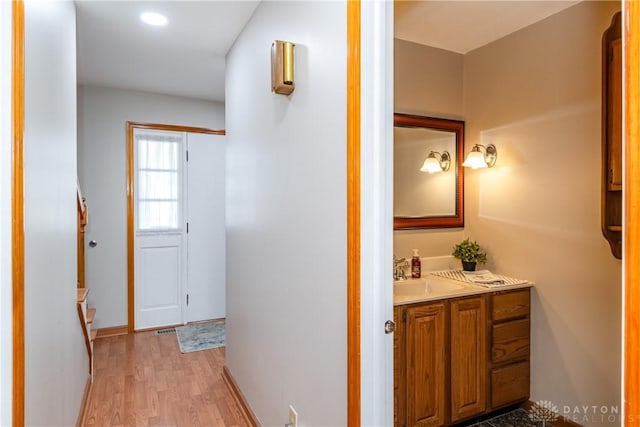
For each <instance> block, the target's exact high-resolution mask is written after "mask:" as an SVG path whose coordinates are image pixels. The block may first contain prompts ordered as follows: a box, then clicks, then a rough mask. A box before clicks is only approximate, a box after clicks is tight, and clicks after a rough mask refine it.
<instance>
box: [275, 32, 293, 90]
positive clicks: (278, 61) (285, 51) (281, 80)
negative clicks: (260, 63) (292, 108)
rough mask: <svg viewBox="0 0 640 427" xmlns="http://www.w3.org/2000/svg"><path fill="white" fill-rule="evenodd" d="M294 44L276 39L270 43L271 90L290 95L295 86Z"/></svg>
mask: <svg viewBox="0 0 640 427" xmlns="http://www.w3.org/2000/svg"><path fill="white" fill-rule="evenodd" d="M294 47H295V44H294V43H291V42H284V41H282V40H276V41H275V42H273V43H272V44H271V90H272V91H273V92H275V93H279V94H281V95H290V94H291V92H293V90H294V89H295V88H296V85H295V84H294V82H293V70H294V57H293V51H294V49H293V48H294Z"/></svg>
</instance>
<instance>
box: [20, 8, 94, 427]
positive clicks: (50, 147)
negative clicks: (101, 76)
mask: <svg viewBox="0 0 640 427" xmlns="http://www.w3.org/2000/svg"><path fill="white" fill-rule="evenodd" d="M24 6H25V116H24V118H25V131H24V195H25V200H24V212H25V228H24V247H25V264H24V267H25V271H24V280H25V283H24V299H25V424H26V425H29V426H71V425H75V424H76V419H77V416H78V413H79V409H80V404H81V402H82V396H83V392H84V389H85V385H86V384H87V379H88V374H89V361H88V356H87V350H86V347H85V344H84V338H83V334H82V329H81V327H80V320H79V318H78V312H77V309H76V299H77V291H76V289H77V253H76V251H77V250H76V242H77V241H76V236H77V234H76V233H77V231H76V230H77V216H76V215H77V210H76V209H77V208H76V206H77V205H76V200H77V197H76V167H77V163H76V162H77V158H76V141H77V135H76V126H77V123H76V28H75V6H74V4H73V3H72V2H68V1H50V2H39V1H26V2H25V3H24Z"/></svg>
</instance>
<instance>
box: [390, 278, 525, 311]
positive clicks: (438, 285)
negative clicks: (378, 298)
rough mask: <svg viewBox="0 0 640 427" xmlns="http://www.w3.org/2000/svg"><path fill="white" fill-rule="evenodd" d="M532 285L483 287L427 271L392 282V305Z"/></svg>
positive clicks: (522, 287)
mask: <svg viewBox="0 0 640 427" xmlns="http://www.w3.org/2000/svg"><path fill="white" fill-rule="evenodd" d="M532 286H533V283H531V282H528V283H521V284H517V285H503V286H498V287H484V286H480V285H475V284H472V283H467V282H461V281H458V280H453V279H448V278H445V277H440V276H436V275H433V274H428V273H427V274H425V275H423V276H422V277H421V278H420V279H407V280H398V281H396V282H393V305H394V306H396V305H405V304H414V303H418V302H426V301H437V300H441V299H447V298H457V297H465V296H470V295H479V294H486V293H492V292H501V291H509V290H513V289H524V288H530V287H532Z"/></svg>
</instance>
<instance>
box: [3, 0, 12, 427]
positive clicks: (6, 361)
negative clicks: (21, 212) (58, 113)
mask: <svg viewBox="0 0 640 427" xmlns="http://www.w3.org/2000/svg"><path fill="white" fill-rule="evenodd" d="M11 5H12V2H6V1H3V2H0V112H1V113H0V195H1V196H0V236H2V238H1V239H0V425H3V426H7V425H11V402H12V397H11V378H12V374H11V366H12V363H11V357H12V340H11V316H12V312H13V310H12V304H11V254H12V252H11V165H12V161H11V147H12V143H11V126H12V125H11V123H12V121H11V77H10V76H11V46H12V44H11V43H12V42H11V37H12V36H11V33H12V28H11V22H12V18H11Z"/></svg>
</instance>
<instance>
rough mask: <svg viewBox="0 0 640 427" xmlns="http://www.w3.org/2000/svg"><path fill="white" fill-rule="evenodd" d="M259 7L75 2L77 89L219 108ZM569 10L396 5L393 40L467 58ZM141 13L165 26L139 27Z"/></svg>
mask: <svg viewBox="0 0 640 427" xmlns="http://www.w3.org/2000/svg"><path fill="white" fill-rule="evenodd" d="M259 1H260V0H255V1H249V0H242V1H240V0H235V1H234V0H204V1H202V0H200V1H187V0H173V1H172V0H169V1H153V0H138V1H109V0H106V1H96V0H76V8H77V25H78V82H79V84H84V85H96V86H106V87H115V88H122V89H130V90H140V91H147V92H155V93H164V94H169V95H177V96H184V97H190V98H200V99H206V100H213V101H224V81H225V55H226V53H227V52H228V51H229V49H230V48H231V45H232V44H233V42H234V41H235V39H236V37H237V36H238V34H239V33H240V32H241V31H242V29H243V28H244V26H245V24H246V23H247V21H248V20H249V19H250V18H251V15H252V14H253V12H254V10H255V8H256V7H257V5H258V4H259ZM303 1H304V0H303ZM575 3H577V1H551V0H540V1H455V0H445V1H434V0H422V1H404V0H399V1H396V3H395V36H396V37H398V38H400V39H403V40H408V41H412V42H415V43H420V44H425V45H429V46H433V47H438V48H441V49H446V50H450V51H453V52H458V53H467V52H469V51H471V50H473V49H475V48H477V47H480V46H483V45H485V44H487V43H490V42H491V41H493V40H496V39H498V38H501V37H504V36H505V35H507V34H510V33H512V32H514V31H517V30H518V29H520V28H523V27H525V26H528V25H530V24H532V23H534V22H536V21H539V20H541V19H544V18H546V17H547V16H550V15H552V14H554V13H557V12H559V11H561V10H562V9H565V8H567V7H569V6H571V5H573V4H575ZM147 11H151V12H158V13H162V14H164V15H166V16H167V18H168V20H169V23H168V25H166V26H165V27H160V28H157V27H150V26H148V25H146V24H143V23H142V22H141V21H140V19H139V15H140V13H142V12H147Z"/></svg>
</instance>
